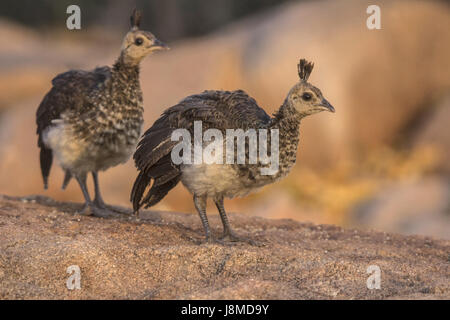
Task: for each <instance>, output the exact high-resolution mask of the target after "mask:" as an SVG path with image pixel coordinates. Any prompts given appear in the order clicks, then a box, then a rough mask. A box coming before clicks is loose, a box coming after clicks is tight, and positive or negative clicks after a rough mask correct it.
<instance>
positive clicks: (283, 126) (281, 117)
mask: <svg viewBox="0 0 450 320" xmlns="http://www.w3.org/2000/svg"><path fill="white" fill-rule="evenodd" d="M301 119H302V117H301V115H300V114H299V113H298V112H297V110H295V108H293V107H292V106H291V105H289V103H288V102H287V100H285V101H284V103H283V104H282V105H281V107H280V108H279V109H278V111H276V112H275V113H274V115H273V118H272V121H271V123H270V129H279V130H280V139H281V137H282V136H289V137H290V136H292V135H295V136H297V137H298V133H299V129H300V121H301Z"/></svg>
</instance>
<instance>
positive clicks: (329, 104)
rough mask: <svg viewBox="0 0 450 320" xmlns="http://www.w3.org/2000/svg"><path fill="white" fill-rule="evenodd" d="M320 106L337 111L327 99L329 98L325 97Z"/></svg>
mask: <svg viewBox="0 0 450 320" xmlns="http://www.w3.org/2000/svg"><path fill="white" fill-rule="evenodd" d="M320 106H321V107H323V108H324V110H326V111H330V112H335V111H336V110H334V107H333V106H332V105H331V103H329V102H328V101H327V99H325V98H323V100H322V102H321V103H320Z"/></svg>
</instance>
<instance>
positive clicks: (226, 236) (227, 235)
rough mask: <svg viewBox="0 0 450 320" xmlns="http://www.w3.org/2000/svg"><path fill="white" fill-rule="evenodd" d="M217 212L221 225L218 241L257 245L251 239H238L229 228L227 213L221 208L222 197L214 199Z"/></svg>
mask: <svg viewBox="0 0 450 320" xmlns="http://www.w3.org/2000/svg"><path fill="white" fill-rule="evenodd" d="M214 202H215V204H216V207H217V210H219V214H220V219H221V220H222V224H223V234H222V236H221V237H220V240H229V241H231V242H247V243H249V244H251V245H258V244H257V243H256V242H255V241H253V240H251V239H246V238H241V237H239V236H238V235H237V234H236V233H235V232H234V231H233V229H232V228H231V225H230V221H228V217H227V213H226V212H225V208H224V206H223V197H218V198H216V199H214Z"/></svg>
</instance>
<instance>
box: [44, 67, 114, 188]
mask: <svg viewBox="0 0 450 320" xmlns="http://www.w3.org/2000/svg"><path fill="white" fill-rule="evenodd" d="M110 77H111V71H110V68H109V67H99V68H96V69H95V70H93V71H90V72H89V71H83V70H71V71H68V72H65V73H61V74H59V75H58V76H56V77H55V78H54V79H53V80H52V85H53V86H52V88H51V89H50V91H49V92H48V93H47V94H46V95H45V97H44V99H43V100H42V102H41V104H40V105H39V107H38V110H37V112H36V124H37V134H38V146H39V148H41V153H40V162H41V171H42V176H43V178H44V186H45V187H47V181H48V175H49V174H50V168H51V165H52V159H53V154H52V151H51V150H50V149H48V148H47V147H46V146H45V145H44V142H43V133H44V131H45V129H46V128H47V127H48V126H50V125H51V124H52V121H53V120H56V119H60V117H61V115H62V114H63V113H64V112H65V111H67V110H70V109H83V108H86V107H87V105H88V104H89V103H90V102H89V100H88V97H89V93H90V92H91V90H93V89H95V88H96V87H98V86H101V85H105V84H107V82H108V80H109V79H110Z"/></svg>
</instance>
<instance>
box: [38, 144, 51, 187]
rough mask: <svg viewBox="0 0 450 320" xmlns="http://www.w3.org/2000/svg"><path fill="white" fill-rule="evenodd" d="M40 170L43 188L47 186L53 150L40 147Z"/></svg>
mask: <svg viewBox="0 0 450 320" xmlns="http://www.w3.org/2000/svg"><path fill="white" fill-rule="evenodd" d="M40 160H41V172H42V178H43V179H44V189H47V188H48V176H49V175H50V169H51V167H52V162H53V152H52V150H51V149H47V148H46V147H44V146H42V147H41V154H40Z"/></svg>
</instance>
